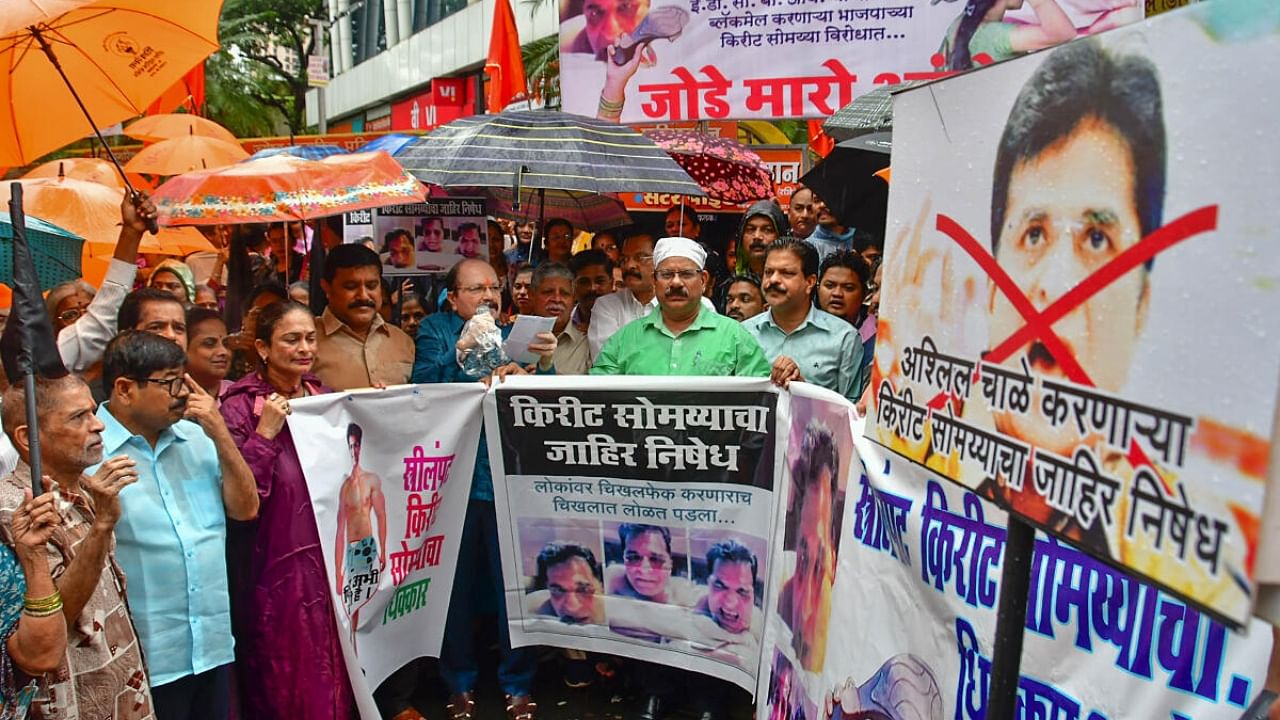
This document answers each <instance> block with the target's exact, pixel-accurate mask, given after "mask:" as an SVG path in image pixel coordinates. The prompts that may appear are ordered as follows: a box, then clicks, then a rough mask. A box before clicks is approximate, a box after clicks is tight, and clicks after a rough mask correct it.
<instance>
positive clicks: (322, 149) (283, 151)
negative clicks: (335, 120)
mask: <svg viewBox="0 0 1280 720" xmlns="http://www.w3.org/2000/svg"><path fill="white" fill-rule="evenodd" d="M345 152H346V150H343V149H342V148H340V147H338V146H337V145H289V146H288V147H271V148H263V149H261V150H259V151H258V152H256V153H254V154H252V155H250V156H249V157H248V158H247V159H246V160H244V161H242V162H248V161H249V160H257V159H258V158H264V157H275V156H276V155H292V156H293V157H296V158H302V159H303V160H323V159H325V158H327V157H329V156H330V155H341V154H343V153H345Z"/></svg>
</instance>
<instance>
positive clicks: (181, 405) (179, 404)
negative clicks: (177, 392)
mask: <svg viewBox="0 0 1280 720" xmlns="http://www.w3.org/2000/svg"><path fill="white" fill-rule="evenodd" d="M169 409H170V410H186V409H187V399H186V398H178V399H177V400H174V401H173V403H171V404H170V405H169Z"/></svg>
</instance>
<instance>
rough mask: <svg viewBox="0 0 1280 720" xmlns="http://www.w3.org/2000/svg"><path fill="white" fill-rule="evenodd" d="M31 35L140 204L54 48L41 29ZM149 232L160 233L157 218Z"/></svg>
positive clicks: (136, 191)
mask: <svg viewBox="0 0 1280 720" xmlns="http://www.w3.org/2000/svg"><path fill="white" fill-rule="evenodd" d="M31 34H32V36H34V37H35V39H36V42H38V43H40V49H41V50H43V51H44V54H45V55H46V56H48V58H49V62H51V63H53V69H54V70H57V71H58V75H59V77H61V78H62V82H63V83H65V84H66V86H67V90H70V91H71V97H72V98H74V99H75V101H76V105H79V106H80V112H82V113H84V118H85V119H86V120H88V121H89V127H91V128H93V134H94V136H95V137H97V138H98V142H100V143H102V148H103V149H104V150H106V151H107V158H108V159H109V160H111V164H112V165H115V166H116V172H117V173H119V174H120V180H121V181H123V182H124V186H125V189H127V190H128V191H129V197H130V198H131V199H133V201H134V203H135V204H136V203H137V202H138V194H139V193H138V190H137V189H136V188H134V187H133V183H131V182H129V177H128V176H127V175H125V172H124V167H123V166H121V165H120V161H119V160H118V159H116V154H115V153H114V152H112V151H111V146H110V145H108V144H107V140H106V138H104V137H102V131H100V130H98V124H97V123H96V122H94V121H93V115H91V114H89V108H87V107H85V105H84V101H83V100H81V99H80V94H79V93H77V92H76V88H75V86H74V85H72V84H71V78H68V77H67V73H66V72H65V71H64V70H63V69H62V63H60V62H58V56H57V55H54V54H53V46H51V45H50V44H49V41H48V40H46V39H45V37H44V34H43V33H42V32H40V28H38V27H36V26H34V25H32V26H31ZM146 223H147V230H150V231H151V234H152V235H155V234H156V233H158V232H160V224H159V222H158V221H157V220H156V219H155V218H151V219H149V220H146Z"/></svg>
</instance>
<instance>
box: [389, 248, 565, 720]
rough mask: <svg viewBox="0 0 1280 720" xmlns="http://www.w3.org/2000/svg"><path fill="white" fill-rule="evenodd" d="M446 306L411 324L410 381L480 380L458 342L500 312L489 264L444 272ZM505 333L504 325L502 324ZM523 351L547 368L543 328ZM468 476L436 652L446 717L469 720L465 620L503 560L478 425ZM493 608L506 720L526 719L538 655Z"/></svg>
mask: <svg viewBox="0 0 1280 720" xmlns="http://www.w3.org/2000/svg"><path fill="white" fill-rule="evenodd" d="M445 287H446V288H447V291H448V298H449V306H450V307H451V308H453V309H452V310H446V311H443V312H438V313H436V314H434V315H431V316H428V317H427V319H426V320H423V321H422V325H421V326H419V327H418V340H417V357H416V358H415V360H414V365H413V382H416V383H440V382H445V383H447V382H471V381H475V380H477V379H479V378H477V377H474V376H472V375H469V374H467V373H466V372H465V371H464V370H463V368H462V367H461V365H460V364H459V361H458V357H457V345H458V340H459V339H460V337H461V335H462V330H463V327H464V326H465V324H466V322H467V321H468V320H470V319H471V318H472V317H474V316H475V314H476V312H477V311H478V310H479V309H480V308H481V307H487V308H488V309H489V310H490V312H491V313H492V314H493V315H494V317H497V316H498V315H499V314H501V312H502V285H501V283H499V281H498V275H497V273H495V272H494V271H493V267H492V266H490V265H489V263H488V262H486V261H484V260H463V261H462V262H460V263H458V264H457V265H454V266H453V269H451V270H450V271H449V274H448V275H446V276H445ZM502 331H503V333H504V335H505V334H506V333H510V327H504V328H502ZM538 340H539V342H538V343H535V344H532V345H530V346H529V350H530V351H531V352H533V353H534V354H536V355H539V356H541V358H542V359H541V360H540V361H539V369H540V370H550V368H551V366H552V358H553V357H554V356H555V351H556V340H555V338H554V337H553V336H552V335H551V334H550V333H542V334H541V335H540V336H538ZM477 443H478V446H479V450H480V452H478V453H477V455H476V462H475V469H474V470H473V471H472V475H471V500H470V502H469V503H468V505H467V514H466V518H465V519H464V520H463V526H462V544H461V550H460V551H459V553H458V566H459V567H464V568H471V571H470V572H460V573H457V574H456V575H455V576H454V583H453V597H456V598H459V602H455V603H450V605H449V616H448V618H447V620H446V621H445V631H444V643H443V645H442V647H441V650H440V674H441V675H442V676H443V677H444V680H445V684H447V685H448V686H449V702H448V705H447V710H448V715H449V718H450V719H451V720H469V719H470V718H471V717H473V716H474V713H475V707H476V701H475V688H476V681H477V680H478V678H479V674H480V672H479V665H478V663H477V657H476V656H477V652H476V647H475V639H474V637H473V633H472V630H473V628H472V622H471V621H472V618H473V617H474V614H475V610H476V605H477V602H476V599H477V597H478V596H479V594H480V593H481V592H483V591H484V590H485V589H487V588H490V587H494V588H501V587H502V560H501V557H500V555H499V554H498V516H497V512H496V510H495V509H494V505H493V478H492V475H491V471H490V469H489V456H488V453H486V452H484V448H485V447H486V444H485V435H484V431H483V430H482V431H481V433H480V437H479V439H478V441H477ZM495 601H496V604H497V606H498V608H499V609H500V618H499V622H498V627H499V628H501V630H500V631H499V635H501V638H502V649H501V652H500V660H499V663H498V684H499V685H500V686H501V688H502V691H503V692H504V693H505V694H506V704H507V715H508V717H509V718H510V720H530V718H532V717H533V714H534V712H535V710H536V708H537V705H536V703H534V701H533V696H532V695H531V692H532V690H533V676H534V672H535V670H536V669H537V666H536V662H537V654H536V653H535V652H534V651H533V649H532V648H512V647H511V636H510V635H509V634H508V633H507V631H506V627H507V617H506V603H505V602H504V601H503V599H502V598H501V597H498V598H495Z"/></svg>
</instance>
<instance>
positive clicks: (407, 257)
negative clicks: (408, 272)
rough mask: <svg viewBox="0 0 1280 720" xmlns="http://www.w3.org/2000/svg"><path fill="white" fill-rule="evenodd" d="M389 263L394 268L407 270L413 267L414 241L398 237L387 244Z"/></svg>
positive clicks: (402, 236)
mask: <svg viewBox="0 0 1280 720" xmlns="http://www.w3.org/2000/svg"><path fill="white" fill-rule="evenodd" d="M387 257H388V262H390V263H391V266H392V267H397V268H407V267H409V266H411V265H413V241H412V240H410V239H409V238H408V237H406V236H404V235H396V236H395V237H393V238H391V240H390V241H389V242H388V243H387Z"/></svg>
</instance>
